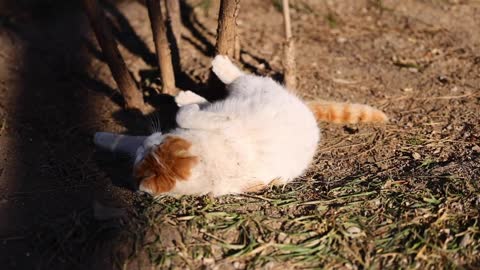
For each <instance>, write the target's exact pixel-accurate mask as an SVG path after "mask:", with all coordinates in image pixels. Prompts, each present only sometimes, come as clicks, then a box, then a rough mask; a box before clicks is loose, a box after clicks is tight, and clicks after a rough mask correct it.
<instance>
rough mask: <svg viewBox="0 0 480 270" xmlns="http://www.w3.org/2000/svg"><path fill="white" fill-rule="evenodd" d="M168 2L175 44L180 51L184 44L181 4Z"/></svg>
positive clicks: (169, 18) (172, 1)
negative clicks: (182, 43)
mask: <svg viewBox="0 0 480 270" xmlns="http://www.w3.org/2000/svg"><path fill="white" fill-rule="evenodd" d="M166 2H167V14H168V20H169V22H170V27H171V29H172V33H173V36H174V37H175V43H176V47H177V49H178V50H180V48H181V42H182V20H181V15H180V2H179V0H166Z"/></svg>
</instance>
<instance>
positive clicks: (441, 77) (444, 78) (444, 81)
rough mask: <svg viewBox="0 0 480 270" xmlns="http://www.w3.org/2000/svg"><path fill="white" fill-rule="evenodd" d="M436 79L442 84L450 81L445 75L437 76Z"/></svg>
mask: <svg viewBox="0 0 480 270" xmlns="http://www.w3.org/2000/svg"><path fill="white" fill-rule="evenodd" d="M437 80H438V81H439V82H441V83H443V84H447V83H449V81H450V80H449V79H448V78H447V77H446V76H443V75H440V76H438V77H437Z"/></svg>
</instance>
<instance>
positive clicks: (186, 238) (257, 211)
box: [131, 177, 480, 269]
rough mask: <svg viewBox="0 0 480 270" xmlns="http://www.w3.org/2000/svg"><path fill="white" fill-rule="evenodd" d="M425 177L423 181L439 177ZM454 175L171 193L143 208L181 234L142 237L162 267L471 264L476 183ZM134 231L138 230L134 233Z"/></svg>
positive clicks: (475, 244)
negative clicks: (472, 187)
mask: <svg viewBox="0 0 480 270" xmlns="http://www.w3.org/2000/svg"><path fill="white" fill-rule="evenodd" d="M426 179H427V180H424V182H425V181H427V182H428V183H426V184H429V183H431V184H432V185H435V184H436V182H435V181H436V180H435V179H432V178H426ZM450 181H451V182H449V183H447V184H445V185H443V186H438V187H436V188H425V186H424V184H425V183H418V180H416V179H414V178H412V179H410V180H402V181H398V180H393V179H389V180H381V179H378V178H375V177H373V178H372V177H362V178H358V179H354V180H352V181H350V182H348V183H346V184H345V185H341V186H338V187H332V188H331V189H329V190H328V191H325V192H322V193H320V194H317V199H308V198H307V197H306V196H304V193H302V192H299V191H301V189H302V188H301V187H300V188H299V190H296V187H292V186H287V187H286V190H283V191H282V189H281V188H272V189H271V190H270V191H267V192H265V193H263V194H250V195H246V196H225V197H221V198H214V199H211V198H208V197H202V198H195V197H189V196H185V197H182V198H180V199H172V198H167V197H165V198H161V199H159V200H158V201H152V202H151V205H150V206H149V207H148V208H145V210H144V212H143V213H141V214H140V215H139V216H144V217H146V220H148V221H147V222H146V223H145V224H146V227H145V228H144V230H145V233H147V232H148V231H149V230H152V228H154V227H155V228H160V230H161V227H162V225H161V224H166V223H170V224H174V226H175V228H176V229H177V230H178V233H179V234H180V235H181V236H182V237H180V238H179V239H182V242H181V243H180V242H178V243H176V244H175V245H174V246H173V247H172V246H170V247H168V246H166V245H165V243H162V242H161V241H153V242H149V243H140V242H139V243H138V245H140V246H143V248H141V249H140V250H142V249H143V250H148V251H149V252H150V253H152V252H153V253H152V254H156V255H155V256H151V255H149V257H150V258H152V259H151V260H150V263H152V264H153V265H156V266H158V267H169V266H172V265H175V266H180V267H193V268H199V267H209V266H213V265H219V264H221V263H229V264H230V263H237V264H238V265H239V266H242V267H241V268H246V269H258V268H262V267H266V266H267V265H287V266H288V267H302V268H305V267H307V268H308V267H325V268H331V267H334V268H335V267H340V268H341V267H362V268H379V267H386V268H398V267H401V268H410V267H413V268H418V267H431V268H435V269H443V268H445V267H447V268H452V267H454V268H457V267H467V266H469V265H473V264H474V263H475V262H476V261H475V258H478V256H479V255H480V254H479V249H478V248H479V247H480V229H479V215H478V208H477V206H476V205H475V202H474V201H475V198H476V196H478V194H479V193H478V192H479V190H478V189H477V190H476V191H475V192H477V193H476V195H475V194H473V193H470V194H458V192H459V191H460V190H463V189H462V188H461V187H459V186H456V188H455V189H454V190H453V189H451V187H452V186H453V185H458V184H460V185H465V184H461V183H460V181H459V180H456V179H452V180H450ZM304 184H306V183H304ZM310 184H312V185H313V186H315V183H310ZM309 188H312V186H309ZM477 188H478V185H477ZM447 190H448V195H447V196H446V195H445V194H447ZM459 207H460V208H461V209H462V211H458V208H459ZM131 237H133V238H136V239H140V238H141V237H138V235H137V233H134V234H132V236H131ZM141 253H142V252H141V251H140V252H139V253H137V254H136V256H141V255H140V254H141ZM167 257H168V259H167ZM132 258H135V256H133V257H132ZM182 265H183V266H182Z"/></svg>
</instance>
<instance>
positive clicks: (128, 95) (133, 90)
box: [83, 0, 145, 112]
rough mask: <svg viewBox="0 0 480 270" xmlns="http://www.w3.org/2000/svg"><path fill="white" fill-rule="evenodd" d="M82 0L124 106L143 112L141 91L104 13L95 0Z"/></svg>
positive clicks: (143, 105) (143, 104)
mask: <svg viewBox="0 0 480 270" xmlns="http://www.w3.org/2000/svg"><path fill="white" fill-rule="evenodd" d="M83 2H84V7H85V11H86V13H87V16H88V19H89V20H90V24H91V26H92V28H93V31H94V32H95V36H96V37H97V40H98V43H99V44H100V47H101V48H102V52H103V54H104V56H105V58H106V60H107V64H108V66H109V68H110V71H111V72H112V76H113V78H114V79H115V82H116V83H117V86H118V88H119V89H120V92H121V93H122V95H123V98H124V99H125V107H126V108H127V109H137V110H140V111H142V112H145V103H144V102H143V96H142V93H141V92H140V91H139V90H138V88H137V85H136V84H135V81H134V80H133V78H132V76H131V74H130V72H129V71H128V68H127V66H126V65H125V62H124V61H123V59H122V56H121V54H120V51H119V50H118V48H117V43H116V41H115V39H114V37H113V34H112V31H111V29H110V28H109V26H108V25H107V22H106V20H105V16H104V13H103V11H102V10H101V8H100V7H99V6H98V2H97V0H84V1H83Z"/></svg>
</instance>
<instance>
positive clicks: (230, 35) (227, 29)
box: [215, 0, 240, 59]
mask: <svg viewBox="0 0 480 270" xmlns="http://www.w3.org/2000/svg"><path fill="white" fill-rule="evenodd" d="M239 9H240V0H221V2H220V11H219V14H218V27H217V45H216V47H215V51H216V54H223V55H226V56H228V57H230V58H231V59H233V58H235V32H236V31H235V28H236V19H237V15H238V11H239Z"/></svg>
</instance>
